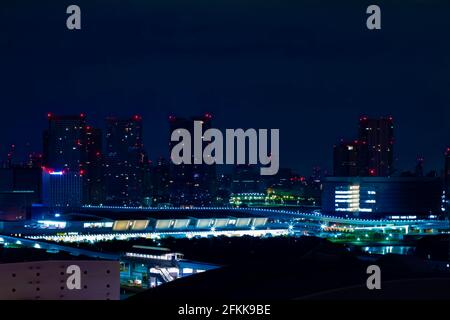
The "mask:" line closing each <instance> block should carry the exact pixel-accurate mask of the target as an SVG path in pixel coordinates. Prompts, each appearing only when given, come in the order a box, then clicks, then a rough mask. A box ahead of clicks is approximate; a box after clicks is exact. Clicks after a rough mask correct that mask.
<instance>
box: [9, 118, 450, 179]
mask: <svg viewBox="0 0 450 320" xmlns="http://www.w3.org/2000/svg"><path fill="white" fill-rule="evenodd" d="M205 114H209V113H205ZM80 115H82V118H83V121H82V122H83V123H89V124H90V125H89V126H88V128H89V130H98V131H99V133H98V134H99V135H100V137H99V138H100V142H99V143H100V146H101V147H100V151H101V152H102V153H103V152H105V153H106V152H107V143H106V145H105V142H106V140H107V138H106V132H107V128H108V122H109V121H111V120H115V119H116V120H119V121H127V119H130V121H133V120H135V119H136V117H138V118H139V122H142V127H143V128H141V129H140V130H141V132H143V133H141V135H142V141H144V142H145V143H143V152H145V153H146V154H147V155H148V159H149V160H150V161H151V163H156V162H157V161H158V160H159V159H160V158H165V159H167V160H169V159H170V148H169V147H167V144H166V150H165V151H163V152H161V153H160V154H159V155H156V154H152V151H151V147H149V145H154V144H155V140H158V143H159V144H162V143H161V141H160V140H163V141H165V142H166V143H167V138H168V137H169V136H170V132H171V131H170V130H171V129H172V130H173V128H172V125H171V124H170V122H171V118H173V117H175V115H174V114H170V115H169V116H167V117H166V119H165V121H164V122H165V123H166V124H167V131H165V132H163V133H161V134H159V135H158V136H156V137H151V138H153V139H150V141H147V139H148V135H145V134H144V133H145V131H146V121H145V119H144V118H143V117H142V116H141V115H138V114H129V115H128V116H123V117H117V116H111V115H108V116H106V117H105V118H103V119H93V118H92V117H89V115H88V114H86V113H84V112H81V113H80V112H79V113H76V114H75V113H74V114H54V113H51V112H46V113H45V119H46V120H47V121H48V120H49V118H50V117H51V116H57V117H63V118H64V117H69V118H70V117H75V118H77V117H79V116H80ZM176 116H177V117H178V115H176ZM190 116H192V115H190ZM211 117H212V118H214V122H215V123H216V122H219V123H220V122H221V121H220V119H216V118H215V117H214V116H213V115H211ZM180 118H183V117H180ZM187 118H189V116H188V117H187ZM368 118H369V119H383V118H389V119H392V120H393V121H394V122H395V128H396V129H395V130H394V131H395V139H394V141H393V145H394V148H395V151H394V153H393V155H391V157H393V168H392V169H393V171H392V172H391V173H392V174H394V175H398V174H401V173H402V172H407V171H410V172H414V170H415V167H416V166H417V163H418V161H420V162H421V163H422V165H423V164H424V162H425V166H424V168H423V169H424V171H425V173H429V172H431V171H435V172H436V173H437V174H438V175H441V174H442V173H443V172H444V169H445V168H444V162H443V161H442V157H443V155H444V154H445V153H446V152H447V150H448V148H449V147H448V146H447V145H444V146H443V147H442V148H441V150H439V148H438V146H437V147H436V148H435V152H436V153H438V154H439V159H438V161H437V162H436V167H432V165H433V163H430V162H428V161H427V158H426V157H423V155H422V154H419V153H418V154H417V156H416V157H414V158H413V159H410V160H408V161H407V165H406V167H400V166H399V164H400V163H401V162H400V161H399V160H398V159H399V157H398V155H397V153H398V149H402V147H401V146H399V144H398V142H397V141H398V139H397V136H398V131H399V130H397V121H395V119H393V117H392V116H384V115H383V116H378V117H367V115H366V114H363V115H360V116H359V117H358V118H357V119H355V121H354V126H353V131H354V132H353V134H350V135H348V136H345V137H341V138H338V137H336V138H335V139H334V142H333V143H332V144H331V145H330V146H328V147H327V150H326V152H327V153H328V158H327V160H326V161H324V160H323V159H321V160H317V161H316V164H313V166H312V167H310V168H307V167H305V166H301V167H298V166H295V165H293V166H288V165H283V162H281V165H280V167H281V168H291V169H293V170H294V171H295V172H297V173H299V174H302V175H309V174H310V173H312V172H313V170H314V168H316V167H319V168H321V169H322V171H323V172H328V174H329V175H333V170H335V169H336V168H334V169H333V167H334V165H333V146H334V148H336V146H337V145H342V146H345V145H346V144H354V143H357V142H358V141H357V140H358V136H359V139H361V133H360V129H358V128H359V126H360V125H361V121H362V120H361V119H368ZM92 124H95V125H92ZM243 129H244V130H245V129H247V128H243ZM41 131H43V132H44V133H45V131H46V129H45V127H44V128H42V130H41ZM32 136H33V137H36V136H37V137H38V140H41V141H40V143H37V144H38V146H37V148H33V146H32V145H31V144H28V143H20V141H19V142H18V143H17V142H16V143H13V144H11V145H3V149H4V150H3V151H4V152H3V153H2V154H0V163H3V165H7V163H8V156H9V154H10V152H11V150H14V153H15V154H14V160H13V161H14V162H15V164H25V163H26V162H27V161H29V160H30V158H31V157H33V156H39V155H42V154H44V153H45V150H44V149H45V148H46V147H45V142H44V141H43V140H42V137H41V135H36V134H32ZM281 137H283V136H281ZM44 140H45V139H44ZM327 140H332V141H333V139H332V138H331V137H329V138H328V139H327ZM43 142H44V143H43ZM282 142H283V139H282V138H281V140H280V143H281V144H282V145H285V144H283V143H282ZM39 145H40V147H39ZM1 147H2V146H1V145H0V150H2V148H1ZM285 151H286V150H285ZM334 152H336V150H335V151H334ZM280 153H281V160H283V159H284V158H285V157H284V156H287V158H290V157H289V154H283V149H282V150H281V151H280ZM334 156H336V155H334ZM317 158H320V157H317ZM292 160H294V163H295V162H296V159H291V161H292ZM319 162H321V163H326V164H327V166H321V165H319V164H318V163H319ZM284 163H286V162H284ZM313 163H315V162H314V160H313ZM50 167H52V166H50ZM59 167H60V168H57V169H62V167H63V166H59ZM218 168H219V170H225V172H228V171H229V170H230V169H226V168H230V166H229V165H218ZM298 168H305V169H304V171H300V170H298Z"/></svg>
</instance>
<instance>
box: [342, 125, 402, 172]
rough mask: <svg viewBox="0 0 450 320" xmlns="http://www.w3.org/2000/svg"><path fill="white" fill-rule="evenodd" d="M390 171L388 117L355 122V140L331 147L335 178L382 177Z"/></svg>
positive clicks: (391, 147) (391, 153)
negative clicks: (356, 130) (356, 135)
mask: <svg viewBox="0 0 450 320" xmlns="http://www.w3.org/2000/svg"><path fill="white" fill-rule="evenodd" d="M393 171H394V124H393V119H392V117H386V118H379V119H375V118H368V117H361V118H360V119H359V127H358V138H357V139H356V140H354V141H344V140H341V142H340V143H339V144H337V145H335V146H334V151H333V175H334V176H335V177H357V176H360V177H386V176H390V175H391V174H392V173H393Z"/></svg>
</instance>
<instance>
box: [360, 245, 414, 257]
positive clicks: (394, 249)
mask: <svg viewBox="0 0 450 320" xmlns="http://www.w3.org/2000/svg"><path fill="white" fill-rule="evenodd" d="M362 250H363V251H364V252H367V253H371V254H388V253H394V254H404V255H411V254H413V253H414V247H411V246H373V247H363V248H362Z"/></svg>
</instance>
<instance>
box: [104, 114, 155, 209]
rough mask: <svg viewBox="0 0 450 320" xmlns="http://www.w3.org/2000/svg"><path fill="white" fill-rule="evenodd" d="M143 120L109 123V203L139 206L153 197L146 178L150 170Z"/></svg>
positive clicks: (111, 121) (106, 154) (107, 188)
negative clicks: (144, 199) (146, 184)
mask: <svg viewBox="0 0 450 320" xmlns="http://www.w3.org/2000/svg"><path fill="white" fill-rule="evenodd" d="M142 129H143V128H142V118H141V116H139V115H134V116H133V117H131V118H129V119H118V118H107V119H106V148H105V168H104V172H105V187H106V203H109V204H115V205H139V204H141V203H142V201H143V198H144V197H145V196H146V195H147V194H148V193H149V190H146V188H144V178H145V174H146V171H148V170H149V163H148V158H147V155H146V153H145V151H144V144H143V139H142Z"/></svg>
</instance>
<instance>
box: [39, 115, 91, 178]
mask: <svg viewBox="0 0 450 320" xmlns="http://www.w3.org/2000/svg"><path fill="white" fill-rule="evenodd" d="M86 159H87V152H86V117H85V115H84V114H83V113H82V114H80V115H76V116H56V115H53V114H51V113H49V114H48V128H47V130H45V131H44V159H43V162H44V167H46V168H53V169H54V170H62V169H64V168H67V169H70V170H80V169H81V168H82V167H83V165H84V162H85V161H86Z"/></svg>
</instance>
